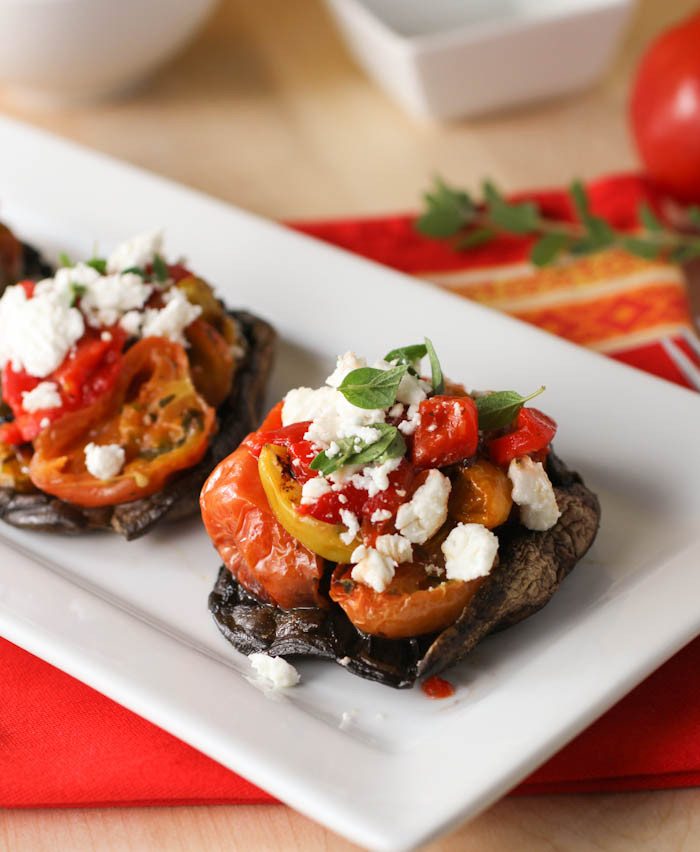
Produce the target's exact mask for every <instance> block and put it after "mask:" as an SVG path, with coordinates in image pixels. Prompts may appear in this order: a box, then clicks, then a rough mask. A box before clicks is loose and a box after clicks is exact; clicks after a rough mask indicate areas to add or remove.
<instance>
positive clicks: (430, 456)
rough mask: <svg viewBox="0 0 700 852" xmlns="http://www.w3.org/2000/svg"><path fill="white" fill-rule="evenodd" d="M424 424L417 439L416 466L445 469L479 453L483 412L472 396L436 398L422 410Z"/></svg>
mask: <svg viewBox="0 0 700 852" xmlns="http://www.w3.org/2000/svg"><path fill="white" fill-rule="evenodd" d="M418 411H419V412H420V423H419V424H418V427H417V428H416V431H415V433H414V436H413V463H414V464H415V466H416V467H444V466H445V465H448V464H455V462H458V461H461V460H462V459H468V458H470V457H471V456H473V455H474V453H476V448H477V446H478V444H479V412H478V410H477V407H476V403H475V402H474V400H473V399H471V397H468V396H460V397H457V396H433V397H431V398H430V399H424V400H423V402H421V404H420V407H419V409H418Z"/></svg>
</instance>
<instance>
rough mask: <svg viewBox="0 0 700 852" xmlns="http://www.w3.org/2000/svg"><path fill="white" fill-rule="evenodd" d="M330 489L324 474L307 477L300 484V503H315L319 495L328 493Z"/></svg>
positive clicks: (306, 504)
mask: <svg viewBox="0 0 700 852" xmlns="http://www.w3.org/2000/svg"><path fill="white" fill-rule="evenodd" d="M330 490H331V484H330V482H329V481H328V480H327V479H326V478H325V477H324V476H314V477H312V478H311V479H307V480H306V482H305V483H304V484H303V485H302V486H301V504H302V506H308V505H309V503H315V502H316V501H317V500H318V499H319V497H323V495H324V494H328V492H329V491H330Z"/></svg>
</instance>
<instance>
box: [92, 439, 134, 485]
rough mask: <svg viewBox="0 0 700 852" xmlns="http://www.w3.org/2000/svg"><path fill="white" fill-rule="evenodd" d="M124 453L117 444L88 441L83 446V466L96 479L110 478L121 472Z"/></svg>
mask: <svg viewBox="0 0 700 852" xmlns="http://www.w3.org/2000/svg"><path fill="white" fill-rule="evenodd" d="M125 457H126V454H125V452H124V448H123V447H120V446H119V444H103V445H101V446H99V445H98V444H93V443H89V444H88V445H87V446H86V447H85V467H87V469H88V473H91V474H92V475H93V476H94V477H96V478H97V479H111V478H112V477H113V476H117V474H118V473H121V470H122V468H123V467H124V459H125Z"/></svg>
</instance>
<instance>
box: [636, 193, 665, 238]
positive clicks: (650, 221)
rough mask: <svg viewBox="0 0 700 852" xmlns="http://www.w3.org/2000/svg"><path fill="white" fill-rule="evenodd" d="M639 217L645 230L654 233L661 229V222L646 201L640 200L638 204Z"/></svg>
mask: <svg viewBox="0 0 700 852" xmlns="http://www.w3.org/2000/svg"><path fill="white" fill-rule="evenodd" d="M639 218H640V220H641V222H642V225H644V227H645V228H646V229H647V231H651V233H653V234H656V233H658V232H659V231H660V230H662V225H661V222H659V220H658V219H657V217H656V213H654V211H653V210H652V209H651V206H650V205H649V204H648V203H647V202H646V201H642V203H641V204H640V205H639Z"/></svg>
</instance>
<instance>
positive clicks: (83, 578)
mask: <svg viewBox="0 0 700 852" xmlns="http://www.w3.org/2000/svg"><path fill="white" fill-rule="evenodd" d="M0 139H1V140H2V154H3V157H2V158H1V159H0V187H2V217H3V220H4V221H7V222H8V224H10V225H11V226H12V227H14V228H15V229H16V230H17V231H18V232H19V233H20V235H21V236H22V237H24V238H25V239H27V240H29V241H33V242H35V243H36V244H37V245H38V246H39V247H41V248H43V249H45V250H47V251H50V252H54V253H56V252H58V251H59V250H66V251H67V252H68V253H69V254H72V255H73V256H79V255H80V254H81V253H86V254H89V253H90V252H91V251H92V247H93V242H94V240H95V239H98V240H99V242H100V244H101V245H102V246H103V247H104V248H109V247H111V245H112V244H114V243H116V242H118V241H119V240H121V239H122V238H124V237H125V236H128V235H130V234H133V233H137V232H140V231H143V230H146V229H148V228H151V227H154V226H158V225H161V224H162V225H164V226H165V227H166V228H167V244H168V245H169V247H170V250H171V252H172V253H173V254H176V253H180V252H183V253H185V254H187V255H188V256H189V258H190V259H191V262H192V264H193V266H194V268H196V269H197V270H201V272H202V274H203V275H204V276H205V277H207V278H208V279H209V280H211V281H212V282H216V283H217V284H218V285H219V288H220V291H221V293H222V295H223V296H224V297H225V298H226V300H227V302H228V303H229V304H230V305H232V306H246V307H249V308H251V309H253V310H255V311H256V312H257V313H259V314H261V315H262V316H265V317H266V318H268V319H269V320H270V321H271V322H273V323H274V324H275V325H276V326H277V328H278V330H279V332H280V335H281V340H282V345H281V352H280V357H279V360H278V366H277V369H276V371H275V373H274V376H273V380H272V386H271V389H270V400H271V401H273V400H275V399H277V398H279V397H280V396H281V395H282V394H283V393H284V391H285V389H286V388H288V387H290V386H293V385H298V384H301V383H306V384H311V385H312V384H313V383H315V382H317V381H320V380H321V379H322V377H323V376H325V375H326V374H327V373H328V372H329V369H330V367H331V365H332V361H333V356H334V354H335V353H336V352H337V351H344V350H345V349H348V348H355V349H356V350H357V351H359V352H361V353H366V354H367V355H368V356H370V357H374V356H377V355H382V354H383V353H384V351H386V350H387V349H388V348H391V347H392V346H394V345H395V344H398V345H402V344H405V343H406V342H410V341H412V340H416V339H421V338H422V336H423V335H424V334H427V335H428V336H430V337H431V338H432V339H433V341H434V342H435V344H436V347H437V349H438V352H439V353H440V356H441V360H442V362H443V365H444V367H445V370H446V373H447V374H448V375H451V376H454V377H456V378H459V379H461V380H464V381H465V382H467V384H469V385H473V386H475V387H516V388H521V389H527V388H530V387H533V386H536V385H538V384H546V385H547V387H548V390H547V406H546V408H547V411H549V412H551V414H552V415H553V416H554V417H555V418H556V419H557V420H558V422H559V427H560V431H559V436H558V438H557V441H556V445H557V448H558V450H559V452H560V453H561V455H562V457H563V458H564V459H565V460H566V461H567V462H568V463H569V464H570V465H572V466H573V467H575V468H576V469H578V470H580V471H581V472H582V473H583V475H584V477H585V478H586V481H587V483H588V485H589V486H590V487H591V488H592V489H593V490H594V491H596V492H597V493H598V494H599V496H600V498H601V503H602V509H603V523H602V527H601V530H600V534H599V537H598V540H597V541H596V543H595V545H594V547H593V549H592V551H591V552H590V554H589V555H588V556H587V557H586V559H584V560H583V561H582V562H581V564H580V565H579V566H577V568H576V569H575V571H574V573H573V574H572V575H571V577H569V578H567V580H566V581H565V583H564V584H563V586H562V588H561V589H560V591H559V592H557V594H556V595H555V597H554V598H553V600H552V602H551V603H550V604H549V605H548V606H547V607H546V608H545V609H544V610H542V611H541V612H540V613H538V614H537V615H535V616H533V617H532V618H530V619H528V620H527V621H526V622H523V623H522V624H519V625H517V626H516V627H513V628H512V629H510V630H508V631H505V632H503V633H500V634H498V635H496V636H493V637H491V638H489V639H488V640H486V641H485V642H484V643H483V644H482V645H480V646H479V647H478V648H477V649H476V651H475V652H473V653H472V655H471V656H470V657H469V658H468V660H467V661H465V663H464V664H462V665H460V666H459V667H456V668H455V669H454V670H451V671H450V674H449V679H450V681H451V682H452V683H454V684H455V686H456V687H457V690H456V694H455V695H454V697H453V698H451V699H448V700H445V701H439V702H431V701H429V700H427V699H426V698H425V697H424V696H423V695H422V693H421V692H420V690H419V689H414V690H408V691H394V690H391V689H389V688H387V687H382V686H379V685H377V684H374V683H369V682H366V681H362V680H360V679H358V678H356V677H354V676H352V675H350V674H348V673H347V672H345V671H344V670H342V669H341V668H340V667H339V666H335V665H332V664H328V663H318V662H304V663H302V664H300V666H299V669H300V672H301V675H302V683H301V684H300V685H299V686H298V687H295V688H294V689H293V690H290V691H288V692H286V693H285V694H283V695H281V694H272V695H269V694H265V693H264V692H262V691H261V690H260V689H259V688H257V687H256V686H255V685H254V684H252V683H250V682H249V681H248V680H247V678H246V675H247V674H249V673H250V669H249V667H248V663H247V661H246V660H245V658H244V657H242V656H241V655H239V654H237V653H236V652H235V651H234V650H233V649H232V648H231V647H230V646H229V645H228V643H227V642H226V641H225V640H224V639H223V638H222V637H221V635H220V634H219V633H218V631H217V629H216V627H215V626H214V624H213V621H212V620H211V618H210V616H209V614H208V612H207V608H206V600H207V595H208V592H209V590H210V588H211V586H212V585H213V582H214V579H215V577H216V574H217V570H218V564H219V562H218V559H217V557H216V554H215V553H214V551H213V550H212V548H211V546H210V544H209V542H208V539H207V537H206V535H205V533H204V531H203V529H202V527H201V525H200V524H199V523H198V522H197V520H195V519H193V520H192V521H191V522H189V523H187V524H178V525H177V526H164V527H161V528H159V529H158V530H157V531H155V532H154V533H153V534H151V535H148V536H146V537H144V538H143V539H139V540H137V541H135V542H130V543H127V542H124V541H123V540H121V539H120V538H118V537H116V536H109V535H97V534H96V535H88V536H85V537H79V538H66V537H61V536H55V535H50V534H42V533H29V532H24V531H20V530H16V529H13V528H12V527H9V526H7V525H0V634H2V635H3V636H5V637H7V638H8V639H10V640H11V641H13V642H16V643H17V644H19V645H21V646H23V647H25V648H27V649H28V650H30V651H32V652H33V653H35V654H37V655H39V656H40V657H42V658H44V659H46V660H48V661H49V662H51V663H53V664H54V665H57V666H59V667H60V668H62V669H64V670H65V671H68V672H69V673H71V674H72V675H74V676H76V677H78V678H80V679H81V680H83V681H85V682H86V683H89V684H90V685H91V686H93V687H95V688H96V689H98V690H100V691H101V692H103V693H105V694H106V695H108V696H110V697H112V698H113V699H115V700H116V701H118V702H120V703H121V704H123V705H125V706H126V707H129V708H130V709H132V710H134V711H135V712H137V713H139V714H140V715H142V716H144V717H146V718H147V719H150V720H151V721H153V722H154V723H156V724H157V725H160V726H161V727H163V728H165V729H166V730H168V731H170V732H172V733H173V734H175V735H176V736H178V737H180V738H181V739H183V740H185V741H186V742H188V743H190V744H191V745H193V746H194V747H196V748H198V749H200V750H201V751H203V752H205V753H206V754H208V755H210V756H211V757H213V758H214V759H216V760H218V761H220V762H221V763H222V764H224V765H225V766H228V767H230V768H231V769H233V770H235V771H237V772H240V773H241V774H242V775H244V776H246V777H247V778H249V779H250V780H252V781H254V782H255V783H256V784H258V785H260V786H261V787H263V788H265V789H267V790H269V791H270V792H271V793H273V794H274V795H276V796H277V797H279V798H280V799H282V800H283V801H286V802H288V803H289V804H290V805H292V806H293V807H295V808H297V809H298V810H300V811H302V812H304V813H306V814H308V815H309V816H311V817H312V818H314V819H316V820H318V821H319V822H322V823H324V824H325V825H327V826H329V827H330V828H332V829H333V830H335V831H338V832H339V833H341V834H344V835H346V836H347V837H349V838H351V839H352V840H354V841H355V842H357V843H359V844H361V845H364V846H367V847H370V848H373V849H377V850H397V852H398V850H405V849H409V848H413V847H415V846H417V845H419V844H421V843H425V842H426V841H427V840H429V839H430V838H432V837H434V836H435V835H436V834H438V833H440V832H442V831H445V830H447V829H448V828H450V827H451V826H453V825H456V824H457V823H458V822H460V821H462V820H464V819H466V818H468V817H470V816H473V815H474V814H476V813H477V812H478V811H479V810H481V809H483V808H484V807H486V806H487V805H488V804H489V803H490V802H492V801H493V800H494V799H496V798H497V797H499V796H501V795H503V794H504V793H505V792H506V791H507V790H508V789H509V788H510V787H512V786H513V785H515V784H516V783H517V782H518V781H519V780H520V779H522V778H523V777H524V776H525V775H527V774H528V773H529V772H530V771H531V770H532V769H534V768H535V767H536V766H537V765H538V764H539V763H541V762H542V761H543V760H545V759H546V758H547V757H548V756H549V755H550V754H552V753H553V752H554V751H555V750H556V749H558V748H559V747H560V746H562V745H563V744H564V743H565V742H566V741H567V740H569V739H570V738H571V737H573V736H574V735H575V734H576V733H578V732H579V731H580V730H581V729H582V728H584V727H585V726H586V725H587V724H589V723H590V722H591V721H592V720H593V719H594V718H596V717H597V716H598V715H599V714H600V713H602V712H603V711H604V710H605V709H607V708H608V707H609V706H610V705H611V704H613V703H614V702H615V701H616V700H617V699H618V698H620V697H621V696H622V695H623V694H624V693H625V692H627V691H628V690H629V689H630V688H631V687H632V686H634V685H635V684H636V683H637V682H639V681H640V680H641V679H642V678H643V677H644V676H645V675H646V674H648V673H649V672H650V671H652V670H653V669H654V668H655V667H656V666H658V665H659V664H660V663H661V662H662V661H663V660H664V659H666V658H667V657H669V656H670V655H671V654H673V653H674V652H675V651H676V650H677V649H678V648H680V647H681V646H682V645H683V644H684V643H686V642H687V641H688V640H689V639H690V638H691V637H692V636H694V635H695V634H696V633H697V632H698V631H699V630H700V610H699V609H698V605H697V600H698V596H699V595H700V573H699V572H698V571H697V565H698V564H699V562H700V528H699V527H698V523H697V518H698V517H700V494H699V492H698V488H697V478H698V473H699V472H700V446H698V442H697V437H696V428H697V423H698V422H699V419H700V396H698V395H696V394H693V393H691V392H689V391H685V390H683V389H681V388H678V387H675V386H673V385H671V384H668V383H665V382H663V381H661V380H659V379H655V378H652V377H649V376H647V375H645V374H643V373H641V372H638V371H636V370H633V369H630V368H627V367H624V366H622V365H620V364H618V363H616V362H613V361H610V360H607V359H605V358H604V357H602V356H598V355H595V354H592V353H590V352H587V351H585V350H583V349H579V348H577V347H575V346H573V345H571V344H568V343H566V342H563V341H561V340H558V339H556V338H554V337H552V336H549V335H547V334H545V333H543V332H540V331H538V330H536V329H534V328H531V327H529V326H526V325H523V324H522V323H519V322H517V321H516V320H513V319H509V318H507V317H505V316H503V315H500V314H497V313H494V312H492V311H489V310H487V309H484V308H481V307H479V306H478V305H475V304H472V303H469V302H467V301H464V300H462V299H459V298H457V297H454V296H451V295H449V294H447V293H445V292H442V291H440V290H438V289H437V288H434V287H431V286H430V285H428V284H425V283H421V282H418V281H415V280H413V279H410V278H408V277H406V276H404V275H401V274H398V273H395V272H392V271H391V270H388V269H386V268H384V267H381V266H378V265H376V264H373V263H370V262H368V261H365V260H362V259H360V258H357V257H354V256H352V255H349V254H347V253H345V252H342V251H339V250H337V249H334V248H332V247H330V246H327V245H324V244H321V243H319V242H316V241H314V240H311V239H308V238H306V237H303V236H301V235H299V234H296V233H293V232H291V231H289V230H286V229H284V228H282V227H279V226H277V225H274V224H271V223H268V222H264V221H262V220H260V219H258V218H256V217H253V216H251V215H249V214H247V213H245V212H242V211H240V210H236V209H234V208H232V207H230V206H228V205H226V204H223V203H221V202H218V201H215V200H212V199H209V198H207V197H205V196H203V195H201V194H198V193H196V192H193V191H191V190H188V189H185V188H184V187H179V186H177V185H175V184H172V183H169V182H167V181H165V180H163V179H160V178H157V177H155V176H152V175H148V174H146V173H144V172H142V171H139V170H138V169H135V168H133V167H130V166H127V165H124V164H120V163H118V162H115V161H113V160H111V159H109V158H106V157H104V156H101V155H98V154H95V153H92V152H89V151H86V150H85V149H82V148H79V147H77V146H74V145H71V144H69V143H66V142H63V141H61V140H58V139H56V138H54V137H51V136H48V135H46V134H43V133H40V132H38V131H36V130H33V129H29V128H26V127H24V126H22V125H20V124H18V123H14V122H10V121H8V120H4V119H3V120H0ZM163 588H167V589H168V594H167V595H164V594H163V593H162V589H163ZM344 714H345V715H344Z"/></svg>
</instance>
